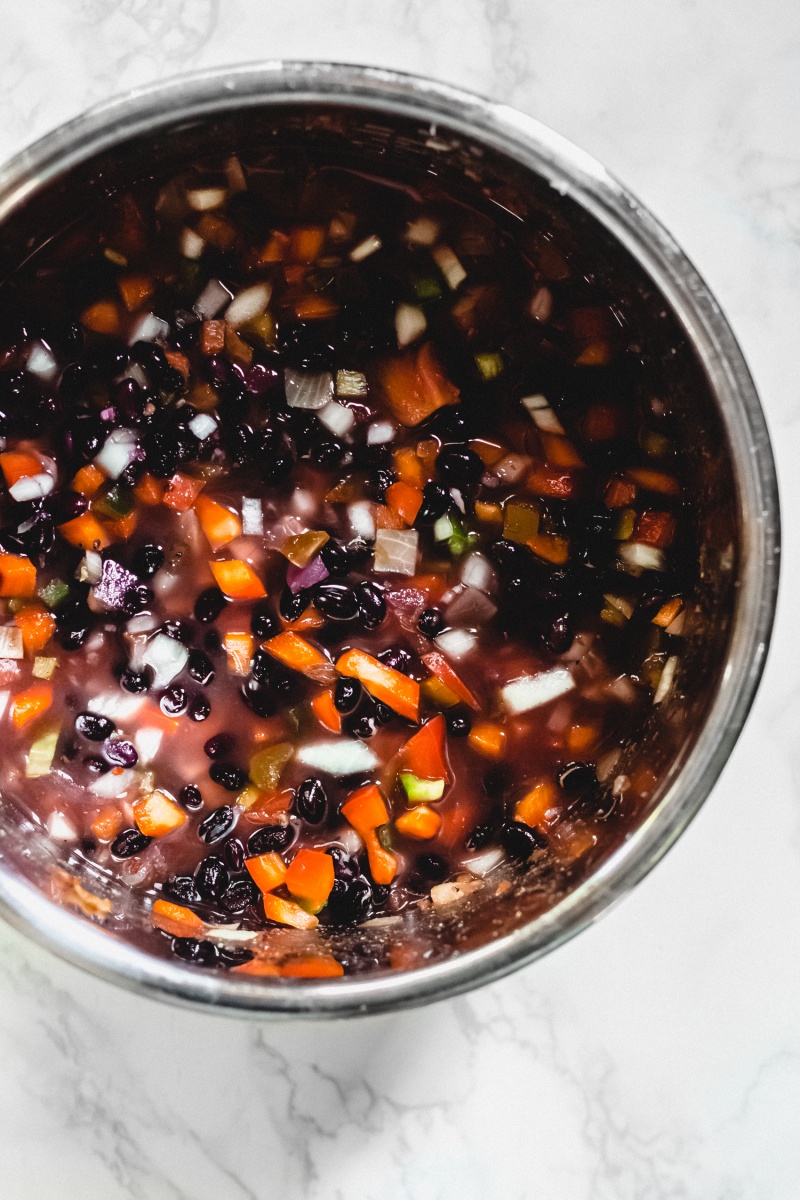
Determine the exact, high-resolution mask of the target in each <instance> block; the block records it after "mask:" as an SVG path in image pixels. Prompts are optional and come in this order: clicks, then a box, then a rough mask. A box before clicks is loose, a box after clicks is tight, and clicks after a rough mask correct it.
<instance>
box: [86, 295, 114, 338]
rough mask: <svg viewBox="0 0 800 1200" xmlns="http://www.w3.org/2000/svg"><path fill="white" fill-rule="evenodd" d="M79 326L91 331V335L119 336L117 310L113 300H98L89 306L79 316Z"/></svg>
mask: <svg viewBox="0 0 800 1200" xmlns="http://www.w3.org/2000/svg"><path fill="white" fill-rule="evenodd" d="M80 322H81V325H85V326H86V328H87V329H91V331H92V333H106V334H120V333H121V332H122V326H121V324H120V318H119V309H118V308H117V305H116V304H115V303H114V301H113V300H98V301H97V303H96V304H90V305H89V307H88V308H85V309H84V310H83V312H82V313H81V316H80Z"/></svg>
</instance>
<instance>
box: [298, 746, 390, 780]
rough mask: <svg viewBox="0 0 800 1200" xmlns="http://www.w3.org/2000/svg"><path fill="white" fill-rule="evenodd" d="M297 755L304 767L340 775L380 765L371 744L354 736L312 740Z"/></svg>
mask: <svg viewBox="0 0 800 1200" xmlns="http://www.w3.org/2000/svg"><path fill="white" fill-rule="evenodd" d="M295 757H296V759H297V761H298V762H299V763H302V764H303V766H304V767H311V769H312V770H314V771H326V772H327V773H328V774H329V775H338V776H345V775H358V774H359V773H360V772H361V771H372V770H373V769H374V768H375V767H377V765H378V757H377V755H376V754H374V753H373V751H372V750H370V748H369V746H367V745H366V744H365V743H364V742H359V741H356V740H355V739H352V738H337V739H336V740H335V741H331V742H312V743H310V744H309V745H305V746H301V747H300V749H299V750H298V751H297V754H296V755H295Z"/></svg>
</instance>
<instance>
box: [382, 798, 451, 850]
mask: <svg viewBox="0 0 800 1200" xmlns="http://www.w3.org/2000/svg"><path fill="white" fill-rule="evenodd" d="M394 827H395V829H396V830H397V832H398V833H402V834H403V835H404V837H411V838H416V839H417V840H418V841H421V842H424V841H429V840H430V839H431V838H435V837H436V835H437V833H438V832H439V830H440V829H441V827H442V818H441V817H440V816H439V814H438V813H437V812H435V811H434V809H432V808H428V806H427V804H418V805H417V806H416V808H412V809H410V810H409V811H408V812H404V813H401V814H400V816H399V817H397V818H396V819H395V823H394Z"/></svg>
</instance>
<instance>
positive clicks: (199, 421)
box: [189, 394, 219, 442]
mask: <svg viewBox="0 0 800 1200" xmlns="http://www.w3.org/2000/svg"><path fill="white" fill-rule="evenodd" d="M193 395H194V394H193ZM199 398H200V397H199V396H195V399H199ZM215 399H216V397H215ZM189 428H190V429H191V431H192V433H193V434H194V436H195V437H196V438H197V440H198V442H204V441H205V440H206V438H210V437H211V435H212V433H216V432H217V429H219V423H218V422H217V421H215V420H214V418H213V417H212V416H211V414H210V413H207V412H199V413H198V414H197V416H196V417H192V419H191V421H190V422H189Z"/></svg>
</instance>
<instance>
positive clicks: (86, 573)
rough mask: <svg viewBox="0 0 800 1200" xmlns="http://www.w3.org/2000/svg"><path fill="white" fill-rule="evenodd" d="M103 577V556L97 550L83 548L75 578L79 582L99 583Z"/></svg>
mask: <svg viewBox="0 0 800 1200" xmlns="http://www.w3.org/2000/svg"><path fill="white" fill-rule="evenodd" d="M102 577H103V556H102V554H99V553H98V551H97V550H85V551H84V553H83V558H82V559H81V561H80V563H79V564H78V569H77V571H76V572H75V578H76V579H77V580H78V582H79V583H99V582H100V580H101V579H102Z"/></svg>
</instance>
